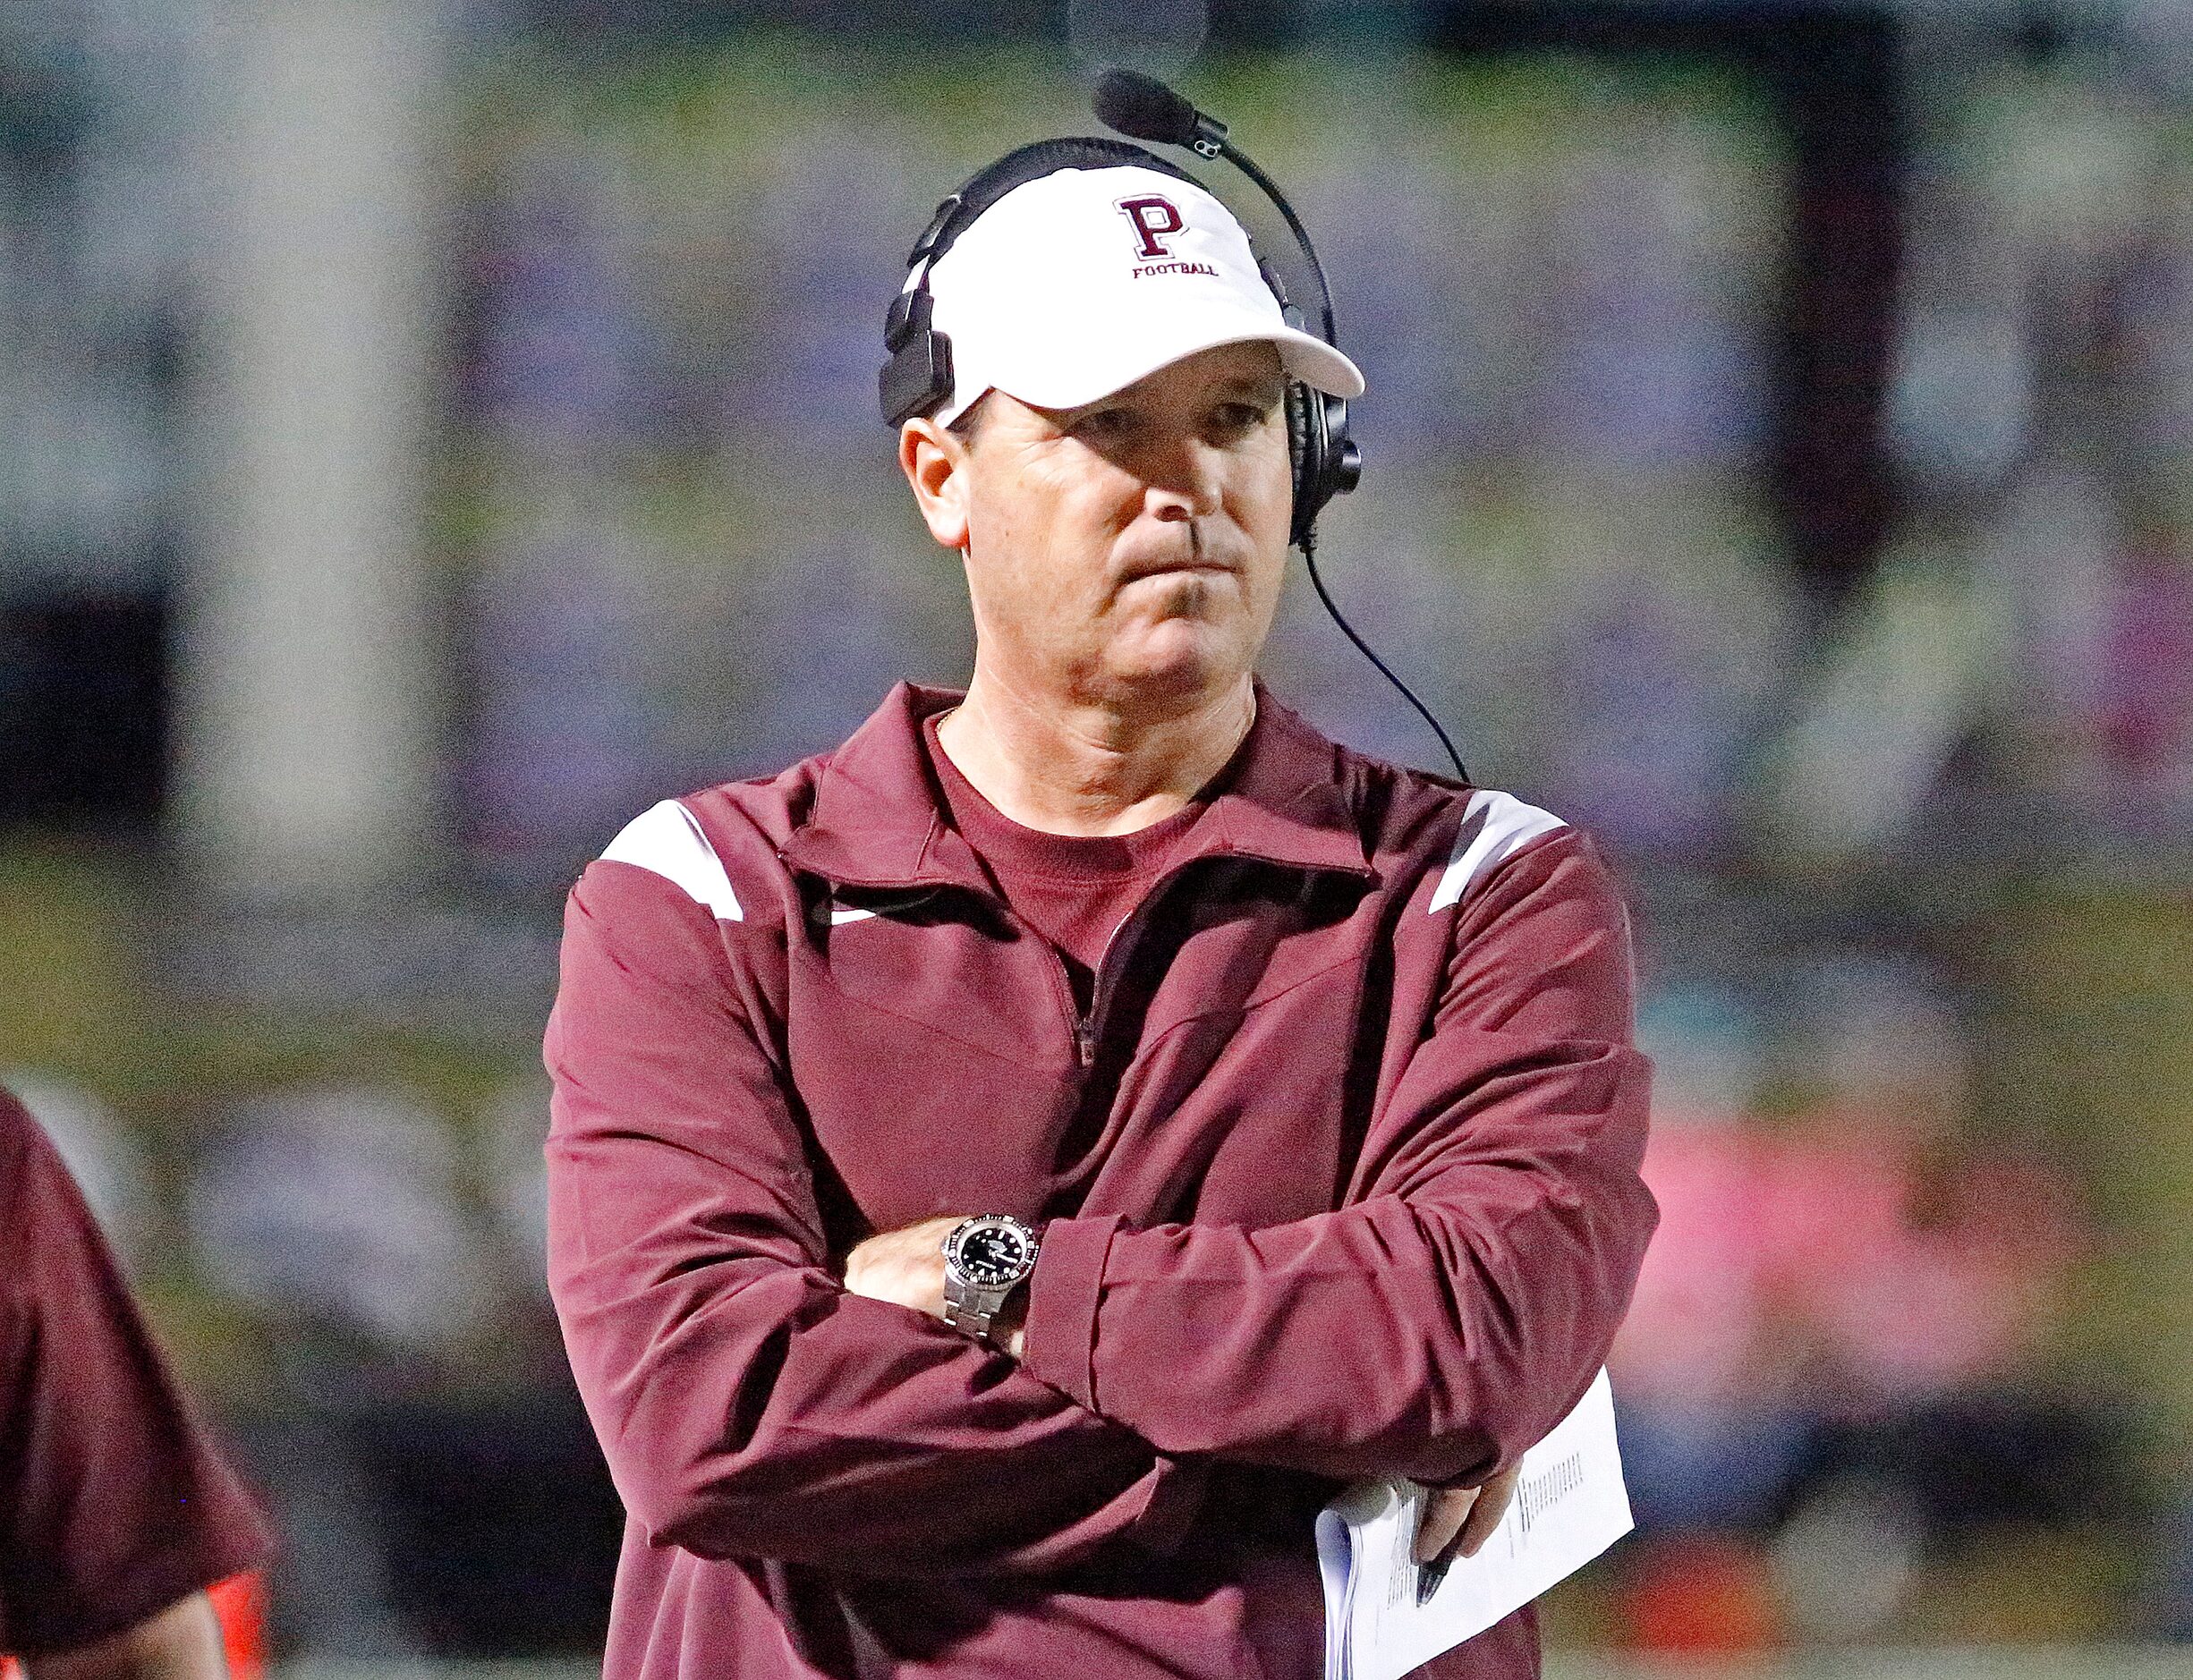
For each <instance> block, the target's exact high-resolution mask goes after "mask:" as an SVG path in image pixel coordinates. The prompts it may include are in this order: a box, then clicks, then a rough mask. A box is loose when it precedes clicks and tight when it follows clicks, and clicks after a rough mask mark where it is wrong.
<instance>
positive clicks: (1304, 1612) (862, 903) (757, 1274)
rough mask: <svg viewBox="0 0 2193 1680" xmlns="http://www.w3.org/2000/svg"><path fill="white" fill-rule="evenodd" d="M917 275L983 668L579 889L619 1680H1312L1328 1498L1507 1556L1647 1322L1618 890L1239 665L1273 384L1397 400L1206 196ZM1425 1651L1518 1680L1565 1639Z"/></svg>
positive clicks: (905, 457) (572, 931)
mask: <svg viewBox="0 0 2193 1680" xmlns="http://www.w3.org/2000/svg"><path fill="white" fill-rule="evenodd" d="M1153 206H1161V207H1162V213H1161V214H1160V211H1159V210H1158V209H1157V208H1152V207H1153ZM1152 243H1155V244H1157V245H1158V247H1159V250H1160V258H1159V259H1152V256H1151V254H1150V250H1149V247H1150V246H1151V245H1152ZM927 284H928V285H929V288H930V293H931V306H932V309H933V323H934V325H935V327H937V329H938V330H939V331H940V332H945V333H948V336H949V341H950V345H951V358H952V361H951V365H952V367H953V368H954V369H956V379H955V381H954V382H953V385H952V388H951V391H950V394H949V395H948V397H947V398H945V399H943V400H941V401H939V402H937V403H935V404H934V405H933V406H931V409H930V412H926V413H922V414H919V415H917V416H916V417H915V418H914V419H911V420H907V421H906V422H905V425H904V426H903V428H901V432H900V437H899V463H900V465H901V467H902V468H903V469H904V471H905V477H906V479H907V480H908V482H909V484H910V485H911V486H912V488H913V491H914V499H915V502H916V504H917V505H918V506H919V509H920V512H921V514H922V519H923V520H924V522H926V524H927V526H928V529H929V530H930V533H931V535H932V536H933V537H934V538H935V539H937V540H938V541H939V543H941V544H942V545H944V546H945V547H948V548H950V549H954V550H956V551H957V552H958V553H959V554H960V556H962V559H963V561H964V564H965V573H966V579H967V584H968V591H969V596H970V599H971V601H972V604H973V614H974V623H975V630H976V655H975V663H974V671H973V677H972V680H971V682H970V683H969V684H968V687H967V690H966V692H965V694H956V693H949V692H941V691H934V690H925V689H919V688H911V687H905V686H902V687H901V688H899V689H898V690H897V691H895V692H893V693H892V695H891V696H890V697H889V698H888V700H886V701H885V703H884V705H883V707H882V708H881V709H880V711H878V712H877V713H876V715H875V716H874V717H871V719H870V720H869V721H868V722H867V723H866V724H865V725H863V726H862V727H861V729H860V730H859V731H858V732H856V733H855V734H854V735H853V737H852V738H851V739H850V740H848V741H847V742H845V743H844V744H843V745H841V746H839V747H837V748H836V749H835V750H833V751H830V752H828V753H825V754H823V755H821V756H820V757H819V758H816V759H811V760H809V761H807V762H805V763H803V764H800V765H796V766H795V767H793V768H791V769H789V770H787V771H786V772H785V773H783V774H782V775H780V776H775V777H772V778H767V779H764V780H761V781H756V782H751V783H742V784H738V785H729V786H724V787H718V788H715V789H711V790H710V791H708V792H706V793H700V794H696V795H693V796H691V797H689V798H687V799H684V800H683V801H677V802H666V803H665V804H663V805H660V806H658V807H656V808H655V809H654V810H651V811H649V812H647V813H646V814H644V815H643V816H642V817H641V818H639V819H636V820H635V821H634V822H633V824H632V825H631V826H629V827H627V828H626V829H625V831H624V833H623V834H621V835H620V836H617V838H616V841H615V842H614V843H613V844H611V845H610V846H609V848H608V851H607V853H605V854H604V857H603V859H602V861H599V862H597V863H595V864H593V865H592V866H591V867H590V868H589V869H588V870H587V871H586V874H585V876H584V877H583V878H582V880H581V882H580V883H579V885H578V887H576V888H575V889H574V893H573V895H572V898H571V902H570V906H569V912H568V917H567V921H566V929H565V948H564V977H563V986H562V990H561V993H560V995H559V997H558V1000H557V1007H556V1011H555V1014H554V1016H553V1018H552V1020H551V1022H550V1025H549V1030H548V1045H547V1056H548V1065H549V1068H550V1071H551V1073H553V1075H554V1077H555V1081H556V1103H555V1116H554V1121H553V1126H552V1133H551V1138H550V1141H549V1146H548V1158H549V1168H550V1204H549V1217H550V1238H549V1241H550V1272H551V1277H552V1281H553V1284H554V1286H555V1291H556V1296H557V1306H558V1309H559V1311H560V1313H561V1315H562V1319H563V1323H564V1327H565V1338H566V1342H567V1345H568V1346H569V1349H570V1353H571V1357H572V1362H573V1367H574V1371H575V1372H576V1374H577V1377H578V1381H579V1386H580V1388H581V1390H582V1393H583V1395H584V1396H585V1398H586V1402H587V1404H588V1407H589V1409H590V1412H591V1415H592V1418H593V1421H594V1424H595V1428H596V1430H597V1431H598V1433H599V1437H600V1438H601V1442H602V1446H603V1448H604V1451H605V1452H606V1454H607V1455H608V1461H609V1464H610V1467H611V1470H612V1472H613V1473H614V1475H615V1477H616V1483H617V1486H618V1488H619V1489H620V1490H621V1492H622V1494H623V1496H624V1498H625V1504H626V1506H627V1509H628V1511H629V1514H630V1526H629V1528H628V1532H627V1540H626V1545H625V1553H624V1557H623V1562H622V1565H621V1570H620V1574H619V1579H618V1583H617V1596H616V1610H615V1613H614V1616H613V1619H612V1627H611V1631H610V1639H609V1648H608V1662H607V1667H608V1672H609V1674H610V1675H612V1676H616V1677H617V1680H632V1677H633V1676H648V1677H650V1680H652V1677H653V1676H664V1677H665V1680H667V1676H671V1675H673V1674H688V1673H691V1674H703V1673H705V1674H721V1675H739V1676H813V1675H827V1676H880V1675H894V1674H897V1675H912V1674H917V1673H918V1674H922V1675H925V1676H931V1675H933V1676H974V1675H983V1676H996V1675H1026V1676H1050V1675H1079V1676H1090V1677H1091V1680H1112V1677H1113V1676H1118V1677H1120V1680H1126V1677H1128V1676H1242V1675H1262V1676H1267V1680H1308V1677H1309V1676H1314V1675H1316V1674H1317V1673H1319V1671H1320V1670H1321V1668H1322V1642H1323V1632H1322V1599H1321V1593H1320V1587H1319V1581H1318V1574H1317V1566H1316V1562H1315V1558H1314V1554H1313V1544H1312V1523H1313V1518H1314V1515H1315V1513H1316V1511H1317V1509H1318V1507H1319V1506H1321V1505H1322V1503H1323V1502H1325V1501H1326V1500H1327V1499H1329V1498H1330V1497H1331V1496H1332V1494H1333V1493H1334V1492H1335V1491H1336V1490H1337V1489H1339V1487H1341V1486H1342V1485H1344V1484H1345V1483H1346V1482H1347V1481H1351V1480H1354V1479H1356V1478H1361V1477H1366V1476H1407V1477H1413V1478H1415V1479H1416V1480H1417V1481H1422V1482H1424V1483H1426V1484H1428V1485H1430V1486H1432V1487H1433V1488H1435V1489H1441V1490H1443V1491H1442V1493H1441V1496H1440V1497H1439V1498H1437V1499H1435V1501H1434V1503H1433V1508H1432V1515H1431V1516H1430V1518H1429V1520H1428V1521H1427V1523H1426V1526H1425V1531H1424V1532H1423V1533H1422V1534H1421V1535H1420V1537H1419V1549H1420V1551H1421V1552H1423V1553H1424V1554H1426V1555H1430V1554H1434V1553H1438V1552H1441V1551H1443V1550H1446V1549H1447V1548H1449V1547H1451V1546H1452V1545H1454V1544H1456V1543H1458V1542H1459V1543H1461V1544H1465V1545H1466V1544H1470V1543H1473V1542H1474V1541H1475V1540H1479V1539H1481V1538H1482V1534H1483V1529H1484V1528H1485V1527H1487V1526H1489V1520H1488V1519H1489V1516H1490V1515H1496V1513H1497V1506H1498V1503H1499V1501H1500V1498H1504V1493H1501V1492H1500V1491H1497V1490H1496V1491H1495V1492H1494V1493H1493V1494H1492V1495H1489V1496H1486V1497H1485V1498H1483V1499H1482V1500H1481V1501H1478V1502H1477V1508H1478V1512H1479V1522H1478V1523H1476V1524H1475V1525H1471V1526H1470V1528H1469V1531H1468V1532H1464V1530H1465V1525H1466V1524H1467V1523H1468V1519H1469V1514H1470V1511H1471V1509H1472V1505H1473V1500H1474V1498H1475V1495H1474V1494H1473V1492H1472V1491H1471V1490H1472V1489H1475V1488H1477V1487H1480V1486H1483V1485H1485V1484H1487V1483H1489V1482H1494V1481H1495V1479H1496V1478H1499V1477H1500V1476H1501V1475H1502V1474H1503V1472H1506V1471H1507V1470H1508V1469H1509V1468H1510V1467H1511V1466H1513V1464H1515V1463H1516V1461H1517V1457H1518V1456H1519V1455H1520V1454H1521V1453H1522V1452H1523V1450H1524V1449H1525V1448H1526V1447H1528V1446H1530V1445H1531V1444H1532V1443H1534V1441H1535V1440H1537V1439H1538V1438H1540V1437H1541V1436H1542V1435H1543V1433H1544V1432H1545V1430H1547V1429H1548V1428H1550V1427H1551V1425H1552V1424H1553V1423H1554V1422H1555V1421H1558V1420H1559V1419H1560V1417H1561V1416H1562V1415H1563V1414H1564V1413H1566V1412H1567V1411H1568V1408H1569V1407H1570V1406H1571V1405H1572V1404H1574V1403H1575V1401H1576V1400H1577V1397H1578V1396H1580V1395H1581V1394H1582V1393H1583V1391H1584V1389H1585V1387H1586V1385H1587V1384H1588V1383H1589V1382H1590V1380H1591V1379H1592V1378H1593V1376H1594V1373H1595V1372H1596V1371H1597V1370H1598V1368H1599V1366H1600V1363H1601V1362H1602V1359H1603V1357H1604V1355H1605V1353H1606V1350H1607V1345H1608V1343H1609V1341H1610V1340H1611V1336H1612V1334H1613V1331H1614V1328H1615V1325H1616V1322H1617V1320H1618V1319H1619V1316H1620V1314H1621V1312H1622V1311H1623V1308H1624V1306H1625V1304H1626V1302H1627V1301H1628V1294H1629V1290H1630V1287H1631V1285H1632V1282H1633V1281H1634V1278H1635V1276H1636V1268H1637V1264H1638V1262H1639V1260H1640V1259H1641V1257H1642V1254H1643V1251H1644V1247H1645V1239H1646V1237H1647V1235H1649V1232H1650V1229H1651V1226H1652V1222H1653V1209H1652V1202H1651V1199H1650V1197H1649V1196H1648V1195H1647V1193H1646V1192H1645V1189H1644V1187H1643V1184H1641V1182H1640V1181H1639V1179H1638V1176H1637V1164H1638V1160H1639V1158H1640V1155H1641V1153H1642V1149H1643V1142H1644V1130H1645V1115H1644V1108H1645V1065H1644V1063H1643V1061H1642V1060H1641V1058H1640V1057H1639V1056H1637V1055H1636V1052H1635V1050H1634V1049H1632V1048H1630V1044H1629V1038H1630V1002H1629V990H1630V959H1629V953H1628V938H1627V930H1626V924H1625V919H1624V915H1623V912H1622V909H1621V906H1620V904H1619V900H1618V898H1617V896H1616V895H1615V893H1614V890H1613V888H1612V887H1611V884H1610V882H1609V879H1608V877H1607V874H1606V871H1605V870H1604V869H1603V867H1602V865H1601V864H1600V862H1599V861H1597V859H1596V857H1595V855H1594V853H1593V852H1592V850H1591V848H1590V846H1589V845H1588V844H1587V843H1586V842H1585V840H1584V839H1583V837H1582V836H1579V835H1577V833H1576V832H1575V831H1574V830H1572V829H1569V828H1568V827H1565V826H1564V825H1562V824H1561V823H1560V822H1559V821H1558V820H1557V819H1553V818H1551V817H1549V816H1547V815H1546V814H1545V813H1544V812H1543V811H1537V810H1533V809H1531V808H1530V807H1528V806H1526V805H1523V804H1521V803H1520V802H1517V801H1514V800H1512V799H1509V798H1508V797H1507V796H1506V795H1503V794H1499V793H1488V792H1483V791H1477V790H1472V789H1469V788H1466V787H1463V786H1460V785H1457V784H1455V783H1451V782H1448V781H1445V780H1443V779H1441V778H1438V777H1433V776H1424V775H1422V774H1419V773H1416V772H1414V771H1410V770H1405V769H1401V768H1396V767H1394V766H1391V765H1387V764H1382V763H1379V762H1377V761H1375V760H1372V759H1365V758H1364V757H1362V756H1360V755H1358V754H1356V753H1353V752H1351V751H1347V749H1345V748H1342V747H1339V746H1337V745H1335V744H1334V743H1332V742H1330V741H1327V740H1325V739H1324V738H1323V737H1322V736H1320V735H1319V734H1317V733H1316V732H1315V731H1313V729H1311V728H1310V727H1309V725H1306V724H1305V723H1304V722H1303V721H1302V720H1301V719H1300V718H1298V717H1295V716H1294V715H1293V714H1291V713H1290V712H1288V711H1287V710H1286V709H1285V708H1283V707H1281V706H1280V705H1279V703H1278V702H1277V701H1275V700H1273V699H1271V696H1270V695H1269V694H1267V693H1265V692H1263V691H1262V688H1261V687H1260V686H1258V684H1257V683H1256V682H1255V680H1254V675H1253V673H1254V663H1255V659H1256V657H1257V653H1258V651H1259V649H1260V648H1261V646H1262V642H1263V640H1264V637H1265V633H1266V632H1267V630H1268V629H1269V627H1270V625H1271V617H1272V613H1273V610H1274V607H1275V604H1276V602H1277V599H1278V596H1279V585H1280V578H1281V573H1282V570H1283V567H1284V563H1285V558H1286V550H1287V547H1288V527H1289V517H1290V496H1291V482H1292V479H1291V472H1290V464H1289V445H1288V428H1287V424H1286V419H1285V415H1284V412H1283V399H1284V397H1285V393H1286V381H1287V380H1288V378H1298V379H1302V380H1305V381H1307V382H1310V383H1311V384H1313V386H1315V387H1316V388H1318V389H1321V390H1324V391H1329V392H1332V393H1334V394H1336V395H1344V396H1352V395H1356V393H1357V392H1358V391H1359V390H1360V388H1361V378H1360V375H1358V374H1357V373H1356V370H1355V369H1354V367H1353V365H1352V364H1351V363H1349V362H1348V361H1347V360H1346V358H1344V357H1342V356H1340V355H1339V353H1338V352H1336V351H1334V350H1331V349H1330V347H1328V346H1325V345H1323V344H1321V343H1320V342H1319V341H1316V340H1314V339H1309V338H1306V337H1305V335H1302V334H1300V333H1297V332H1295V331H1293V330H1291V329H1290V328H1288V327H1286V326H1285V325H1284V324H1283V322H1282V318H1281V315H1280V310H1279V305H1278V303H1277V301H1275V300H1274V299H1273V297H1272V295H1271V293H1270V292H1269V291H1267V290H1266V289H1265V286H1264V284H1263V283H1262V280H1261V279H1260V278H1259V277H1258V274H1257V269H1256V267H1255V266H1254V259H1253V257H1252V256H1251V253H1250V251H1249V248H1248V246H1247V242H1246V240H1245V236H1244V234H1243V233H1242V232H1241V230H1240V228H1239V226H1238V225H1237V224H1236V223H1235V221H1234V220H1233V218H1232V216H1230V215H1229V214H1228V212H1227V211H1226V209H1225V208H1224V207H1223V206H1222V205H1220V203H1219V202H1218V200H1217V199H1214V198H1212V197H1211V195H1209V194H1208V193H1205V192H1203V191H1202V190H1201V189H1200V188H1197V187H1194V186H1193V185H1191V184H1190V183H1188V182H1186V181H1185V179H1183V178H1182V177H1180V176H1178V175H1177V174H1174V173H1171V172H1169V171H1165V170H1162V169H1161V168H1144V167H1141V166H1137V165H1132V164H1128V165H1120V166H1117V167H1102V168H1094V167H1092V168H1074V167H1068V168H1063V169H1059V170H1058V171H1056V172H1054V173H1051V174H1046V175H1043V176H1042V177H1041V178H1040V179H1037V180H1034V181H1031V182H1026V183H1024V184H1022V185H1019V186H1017V187H1016V188H1014V189H1013V190H1012V191H1008V192H1007V193H1006V194H1005V195H1004V196H1003V197H1001V198H999V199H997V200H996V201H995V202H994V203H992V204H990V206H989V207H988V208H985V209H983V210H982V212H981V213H980V215H979V216H977V217H976V218H975V219H974V220H973V223H972V225H969V226H967V227H965V229H964V230H963V231H961V232H960V233H959V235H958V237H957V238H956V241H955V242H953V243H952V244H951V246H950V249H949V250H947V251H946V252H944V253H943V255H942V256H940V257H939V259H937V260H936V261H935V263H934V265H933V266H932V267H931V268H930V270H929V272H928V275H927ZM969 1216H982V1218H979V1219H978V1221H977V1222H976V1223H974V1224H973V1225H972V1226H968V1225H965V1223H964V1222H965V1220H966V1219H967V1218H968V1217H969ZM947 1246H949V1247H950V1249H951V1257H950V1260H949V1261H948V1259H947V1256H946V1253H945V1252H944V1250H945V1249H946V1248H947ZM1424 1672H1426V1673H1429V1674H1432V1675H1435V1676H1525V1675H1532V1674H1535V1673H1536V1672H1537V1640H1536V1630H1535V1624H1534V1621H1533V1619H1532V1617H1531V1616H1530V1614H1529V1613H1528V1612H1527V1611H1525V1612H1522V1613H1518V1614H1517V1615H1516V1616H1511V1617H1509V1619H1508V1620H1506V1621H1505V1622H1503V1623H1501V1624H1500V1625H1498V1626H1496V1627H1494V1628H1493V1629H1492V1630H1490V1631H1488V1632H1487V1633H1484V1634H1483V1635H1481V1636H1480V1637H1478V1638H1477V1639H1475V1640H1473V1641H1470V1642H1467V1643H1466V1644H1465V1645H1462V1646H1460V1647H1458V1648H1457V1649H1456V1650H1453V1651H1450V1652H1449V1653H1448V1654H1447V1655H1446V1656H1444V1657H1442V1658H1441V1659H1439V1660H1438V1661H1437V1662H1435V1663H1433V1664H1432V1665H1431V1667H1429V1668H1427V1669H1426V1670H1425V1671H1424Z"/></svg>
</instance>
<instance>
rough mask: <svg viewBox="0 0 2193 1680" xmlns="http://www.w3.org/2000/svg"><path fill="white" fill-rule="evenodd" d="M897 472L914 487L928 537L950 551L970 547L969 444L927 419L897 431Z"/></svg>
mask: <svg viewBox="0 0 2193 1680" xmlns="http://www.w3.org/2000/svg"><path fill="white" fill-rule="evenodd" d="M898 470H899V471H901V472H904V473H905V475H906V482H907V483H908V484H910V485H912V486H913V487H914V503H915V505H917V506H919V507H920V508H921V510H922V523H923V524H925V525H927V526H928V527H929V534H930V535H931V536H932V537H934V538H935V539H937V540H938V541H939V543H941V544H942V545H943V546H944V547H947V548H956V549H958V550H959V551H961V552H962V553H965V550H966V547H967V445H966V444H965V441H964V440H963V439H961V438H960V437H958V436H956V434H955V433H953V432H950V431H948V430H947V429H946V428H943V427H941V426H939V425H938V424H937V422H936V421H935V420H929V419H927V418H916V419H914V420H908V421H907V422H906V423H905V425H904V426H901V427H900V428H898Z"/></svg>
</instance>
